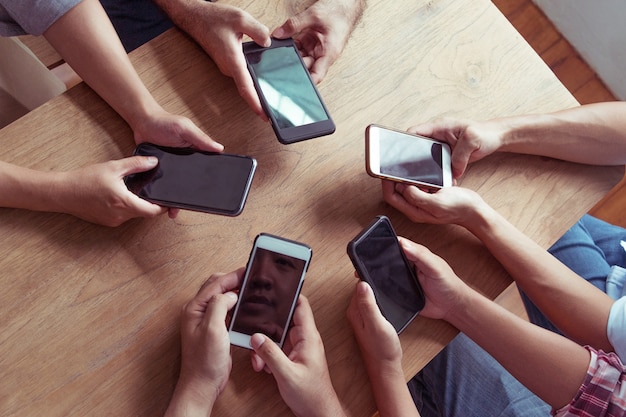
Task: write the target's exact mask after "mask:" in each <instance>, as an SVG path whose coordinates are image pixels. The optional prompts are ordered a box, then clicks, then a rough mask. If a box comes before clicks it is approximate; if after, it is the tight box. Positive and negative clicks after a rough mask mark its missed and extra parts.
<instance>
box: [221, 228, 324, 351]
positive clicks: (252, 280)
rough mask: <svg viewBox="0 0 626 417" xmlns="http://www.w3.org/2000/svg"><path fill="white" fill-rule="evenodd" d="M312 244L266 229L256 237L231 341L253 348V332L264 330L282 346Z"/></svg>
mask: <svg viewBox="0 0 626 417" xmlns="http://www.w3.org/2000/svg"><path fill="white" fill-rule="evenodd" d="M311 256H312V251H311V248H310V247H309V246H307V245H305V244H303V243H299V242H294V241H292V240H288V239H285V238H281V237H278V236H273V235H270V234H266V233H261V234H260V235H258V236H257V237H256V239H255V241H254V246H253V247H252V252H251V253H250V259H249V260H248V264H247V265H246V272H245V275H244V278H243V283H242V285H241V291H240V292H239V299H238V301H237V305H236V306H235V310H234V312H233V316H232V319H231V322H230V326H229V335H230V342H231V343H232V344H233V345H236V346H241V347H244V348H248V349H250V338H251V337H252V335H253V334H254V333H263V334H265V335H266V336H268V337H269V338H270V339H272V340H273V341H274V342H275V343H277V344H278V345H279V346H280V347H282V346H283V343H284V341H285V337H286V335H287V330H288V328H289V323H290V322H291V317H292V315H293V312H294V310H295V306H296V302H297V300H298V295H299V294H300V290H301V289H302V284H303V283H304V275H305V273H306V271H307V269H308V267H309V263H310V261H311Z"/></svg>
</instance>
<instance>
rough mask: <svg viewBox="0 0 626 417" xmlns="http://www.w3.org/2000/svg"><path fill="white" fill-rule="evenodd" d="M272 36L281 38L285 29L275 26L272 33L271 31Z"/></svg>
mask: <svg viewBox="0 0 626 417" xmlns="http://www.w3.org/2000/svg"><path fill="white" fill-rule="evenodd" d="M272 36H274V37H275V38H281V37H283V36H285V29H283V28H282V26H281V27H279V28H276V30H275V31H274V33H272Z"/></svg>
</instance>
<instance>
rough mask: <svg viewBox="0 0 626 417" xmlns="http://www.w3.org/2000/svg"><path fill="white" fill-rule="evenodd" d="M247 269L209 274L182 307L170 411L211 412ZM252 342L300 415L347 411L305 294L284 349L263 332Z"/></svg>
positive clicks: (226, 368)
mask: <svg viewBox="0 0 626 417" xmlns="http://www.w3.org/2000/svg"><path fill="white" fill-rule="evenodd" d="M243 274H244V269H243V268H242V269H239V270H237V271H233V272H230V273H228V274H215V275H213V276H211V277H210V278H209V280H208V281H207V282H206V283H205V284H204V285H203V286H202V288H200V290H199V292H198V294H197V295H196V296H195V297H194V299H193V300H191V301H190V302H189V303H187V305H185V307H184V308H183V315H182V328H181V336H182V363H181V371H180V377H179V380H178V384H177V385H176V390H175V392H174V395H173V397H172V400H171V402H170V407H169V408H168V412H167V413H166V416H178V415H194V414H193V412H197V413H198V415H209V414H210V411H211V409H212V407H213V404H214V403H215V400H216V399H217V397H218V395H219V394H220V393H221V392H222V391H223V389H224V387H225V386H226V383H227V382H228V377H229V375H230V371H231V368H232V358H231V355H230V339H229V337H228V330H227V328H226V319H227V316H228V312H229V310H231V309H232V308H233V307H234V305H235V303H236V300H237V295H236V293H235V291H236V290H237V289H238V288H239V286H240V285H241V281H242V279H243ZM250 343H251V347H252V348H253V349H254V350H253V352H252V353H251V360H252V367H253V369H254V370H255V371H257V372H260V371H262V370H265V371H266V372H268V373H271V374H272V375H273V376H274V378H275V379H276V383H277V385H278V389H279V391H280V394H281V396H282V398H283V399H284V400H285V403H286V404H287V405H288V406H289V408H291V410H292V411H293V412H294V413H295V414H296V415H308V416H328V415H337V416H340V415H343V411H342V409H341V405H340V404H339V400H338V398H337V395H336V393H335V391H334V389H333V387H332V383H331V380H330V375H329V372H328V365H327V363H326V356H325V353H324V345H323V343H322V339H321V336H320V334H319V332H318V331H317V327H316V325H315V320H314V318H313V312H312V310H311V307H310V305H309V302H308V300H307V299H306V297H304V296H300V298H299V299H298V304H297V306H296V310H295V312H294V316H293V322H292V327H291V328H290V329H289V334H288V338H287V341H286V343H285V348H284V349H285V351H284V352H283V350H281V349H280V348H279V347H278V345H276V344H275V343H274V342H273V341H272V340H271V339H269V338H268V337H267V336H265V335H262V334H255V335H253V337H252V339H251V342H250ZM192 411H193V412H192ZM185 413H189V414H185Z"/></svg>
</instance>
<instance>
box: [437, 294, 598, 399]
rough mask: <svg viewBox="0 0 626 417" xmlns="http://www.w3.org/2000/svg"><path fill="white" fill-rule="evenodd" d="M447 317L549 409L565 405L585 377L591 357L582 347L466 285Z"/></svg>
mask: <svg viewBox="0 0 626 417" xmlns="http://www.w3.org/2000/svg"><path fill="white" fill-rule="evenodd" d="M445 319H446V320H447V321H448V322H450V324H452V325H454V326H455V327H457V328H458V329H459V330H461V331H462V332H464V333H465V334H466V335H467V336H469V337H470V338H471V339H472V340H474V341H475V342H476V343H477V344H478V345H480V346H481V347H482V348H483V349H485V350H486V351H487V352H488V353H489V354H491V355H492V356H493V357H494V358H495V359H496V360H497V361H498V362H499V363H500V364H501V365H502V366H503V367H504V368H506V369H507V370H508V371H509V372H510V373H511V374H512V375H513V376H514V377H515V378H517V379H518V380H519V381H520V382H521V383H522V384H524V385H525V386H526V387H527V388H528V389H530V390H531V391H533V392H534V393H535V394H537V395H538V396H539V397H540V398H542V399H543V400H544V401H546V402H547V403H548V404H550V405H551V406H552V407H555V408H560V407H562V406H564V405H566V404H568V403H569V402H570V401H571V400H572V399H573V398H574V396H575V395H576V393H577V392H578V389H579V388H580V385H581V384H582V382H583V380H584V377H585V375H586V372H587V368H588V365H589V360H590V356H589V352H588V351H587V350H586V349H585V348H584V347H582V346H580V345H578V344H576V343H574V342H572V341H571V340H569V339H567V338H565V337H562V336H560V335H557V334H555V333H552V332H550V331H548V330H545V329H542V328H540V327H538V326H535V325H533V324H531V323H529V322H527V321H525V320H523V319H521V318H519V317H517V316H515V315H514V314H512V313H510V312H508V311H507V310H505V309H504V308H502V307H500V306H498V305H497V304H495V303H494V302H492V301H490V300H488V299H486V298H485V297H483V296H481V295H480V294H478V293H477V292H475V291H473V290H471V289H469V288H468V289H467V292H466V294H465V295H464V297H463V301H462V302H461V303H460V304H459V305H457V306H456V307H455V308H454V309H453V310H451V311H450V313H449V315H448V316H447V317H445Z"/></svg>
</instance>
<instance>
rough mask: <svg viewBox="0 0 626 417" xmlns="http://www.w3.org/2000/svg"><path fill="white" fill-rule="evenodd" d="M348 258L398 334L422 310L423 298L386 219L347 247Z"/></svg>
mask: <svg viewBox="0 0 626 417" xmlns="http://www.w3.org/2000/svg"><path fill="white" fill-rule="evenodd" d="M348 256H349V257H350V260H351V261H352V263H353V264H354V268H355V269H356V271H357V273H358V274H359V277H360V278H361V279H362V280H363V281H366V282H367V283H368V284H369V285H370V286H371V287H372V290H373V292H374V296H375V297H376V303H377V304H378V307H379V308H380V311H381V313H382V314H383V316H385V318H386V319H387V320H388V321H389V322H390V323H391V324H392V325H393V327H394V328H395V329H396V332H398V333H400V332H401V331H402V330H404V329H405V328H406V326H407V325H408V324H409V323H410V322H411V320H413V319H414V318H415V316H417V314H418V313H419V312H420V311H421V310H422V309H423V308H424V304H425V303H426V298H425V297H424V292H423V291H422V287H421V286H420V284H419V282H418V280H417V276H416V274H415V271H414V268H413V267H412V266H411V265H410V264H409V263H408V261H407V259H406V257H405V256H404V252H403V251H402V248H401V247H400V243H399V242H398V237H397V236H396V233H395V231H394V230H393V227H392V226H391V222H390V221H389V219H388V218H387V217H386V216H378V217H376V219H375V220H374V221H373V222H372V224H370V225H369V226H368V227H367V228H365V229H364V230H363V231H362V232H361V233H359V234H358V235H357V236H356V237H355V238H354V239H353V240H352V241H350V243H348Z"/></svg>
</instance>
